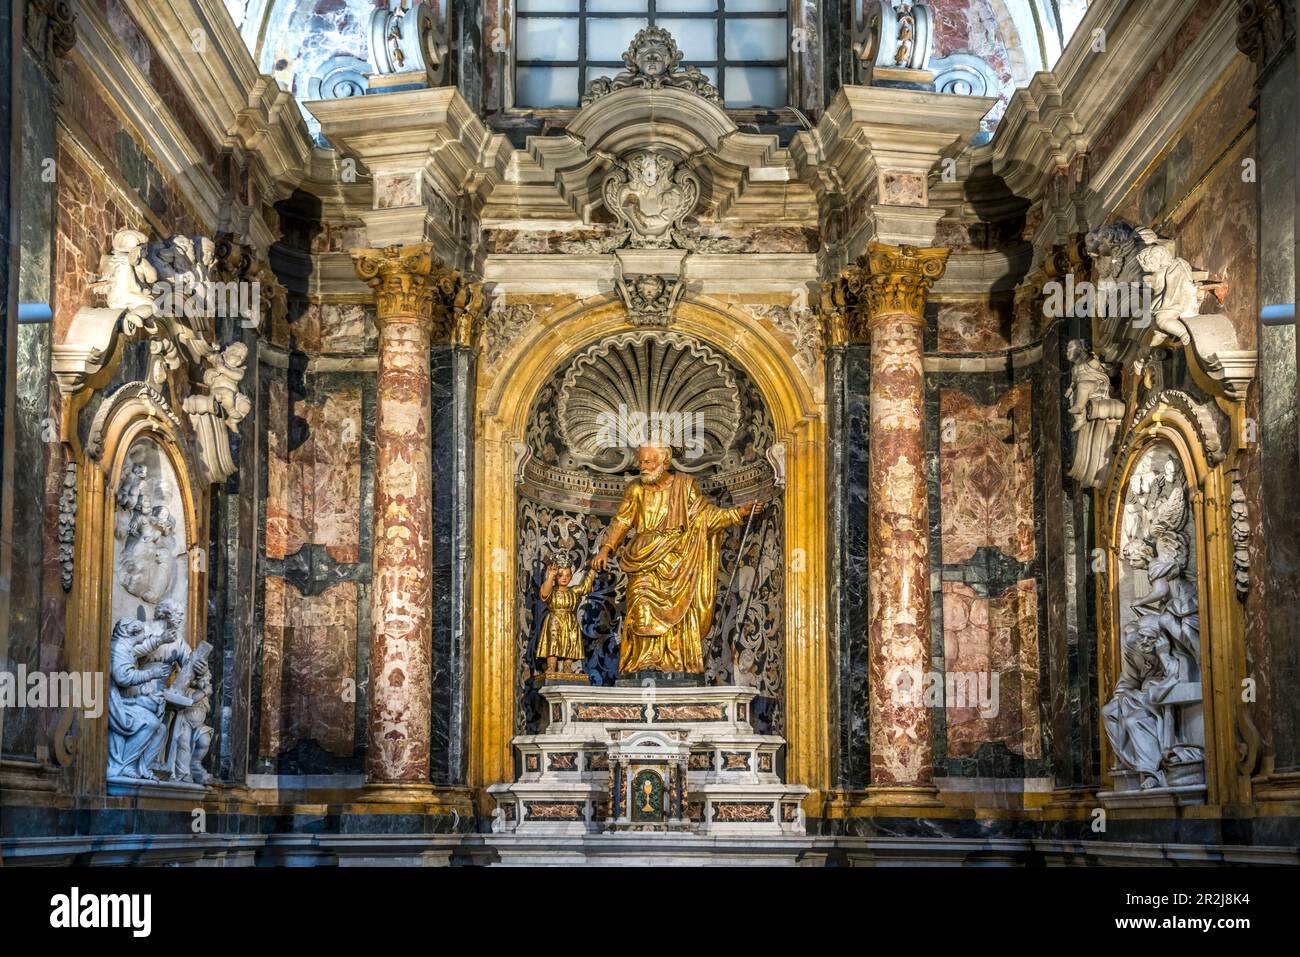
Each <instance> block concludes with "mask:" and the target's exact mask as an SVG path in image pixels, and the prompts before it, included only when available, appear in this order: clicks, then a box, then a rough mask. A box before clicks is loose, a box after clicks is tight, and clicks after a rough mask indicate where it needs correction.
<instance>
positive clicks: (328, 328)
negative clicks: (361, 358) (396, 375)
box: [293, 302, 379, 355]
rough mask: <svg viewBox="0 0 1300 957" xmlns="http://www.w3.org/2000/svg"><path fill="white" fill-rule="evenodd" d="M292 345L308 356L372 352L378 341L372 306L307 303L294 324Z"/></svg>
mask: <svg viewBox="0 0 1300 957" xmlns="http://www.w3.org/2000/svg"><path fill="white" fill-rule="evenodd" d="M293 335H294V344H295V346H296V348H298V349H301V350H302V351H303V352H306V353H308V354H310V355H319V354H326V355H366V354H371V355H373V354H374V352H375V349H376V348H377V346H378V342H379V331H378V329H377V328H376V326H375V319H374V308H373V307H371V306H364V305H361V304H359V303H328V302H326V303H320V302H312V303H308V304H307V306H306V307H305V308H304V309H303V311H302V313H301V314H300V315H299V316H298V318H297V319H296V320H295V321H294V324H293Z"/></svg>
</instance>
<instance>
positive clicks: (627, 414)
mask: <svg viewBox="0 0 1300 957" xmlns="http://www.w3.org/2000/svg"><path fill="white" fill-rule="evenodd" d="M557 413H558V415H557V419H558V421H557V422H556V425H557V427H558V429H559V432H560V435H561V436H562V437H563V439H564V441H565V443H566V445H567V446H568V448H569V451H570V452H571V453H572V455H573V457H574V459H575V460H576V461H578V462H581V463H582V464H585V465H588V466H590V467H591V468H593V469H595V470H596V471H599V472H607V473H615V472H623V471H625V470H626V469H627V468H629V467H630V466H631V464H632V463H633V461H634V460H635V458H636V450H637V448H638V447H639V446H641V445H643V444H646V443H652V444H660V445H668V446H671V447H672V448H673V450H674V456H673V462H674V466H675V467H677V468H679V469H681V470H683V471H688V472H692V471H699V470H701V469H704V468H707V467H708V466H710V465H713V464H715V463H716V462H718V460H719V459H721V458H722V456H723V455H725V454H726V452H727V450H728V449H729V448H730V447H731V443H732V440H733V439H734V438H735V436H736V430H737V428H739V426H740V416H741V410H740V393H739V388H738V386H737V383H736V379H735V376H734V375H733V373H732V367H731V363H730V362H728V360H727V359H726V357H725V356H723V355H722V354H721V353H719V352H717V351H715V350H714V349H712V348H711V347H710V346H708V345H707V344H706V343H703V342H700V341H699V340H697V339H692V338H690V337H687V336H683V335H678V334H676V333H671V332H663V331H661V330H642V331H639V332H630V333H625V334H623V335H619V336H614V337H612V338H610V339H605V340H602V341H601V342H598V343H596V344H595V345H593V346H591V347H590V348H588V349H587V351H586V352H584V353H582V354H581V355H579V356H578V357H577V358H576V359H575V360H574V362H573V364H572V365H571V366H570V368H569V371H568V373H567V374H566V375H565V377H564V381H563V382H562V383H561V385H560V393H559V401H558V403H557Z"/></svg>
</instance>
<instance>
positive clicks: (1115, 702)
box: [1094, 390, 1249, 807]
mask: <svg viewBox="0 0 1300 957" xmlns="http://www.w3.org/2000/svg"><path fill="white" fill-rule="evenodd" d="M1132 421H1133V426H1132V428H1131V429H1130V430H1129V431H1128V432H1127V434H1126V437H1125V438H1124V440H1123V441H1122V442H1121V443H1120V447H1119V451H1118V454H1117V456H1116V459H1115V464H1114V467H1113V468H1112V470H1111V474H1110V480H1109V482H1108V484H1107V486H1106V489H1105V494H1104V496H1099V498H1098V501H1097V510H1098V530H1099V532H1100V543H1101V544H1102V546H1103V550H1104V562H1102V563H1100V564H1095V565H1094V568H1096V569H1099V570H1100V571H1101V573H1102V575H1101V584H1100V586H1099V588H1098V633H1099V634H1098V671H1099V674H1098V678H1099V681H1098V690H1099V699H1100V700H1099V706H1100V708H1101V715H1102V732H1101V756H1102V767H1101V771H1102V775H1103V780H1104V782H1105V787H1104V788H1103V790H1102V792H1101V798H1102V800H1103V802H1105V803H1107V804H1109V805H1114V806H1120V807H1123V806H1143V807H1150V806H1161V805H1165V806H1170V807H1175V806H1181V805H1186V804H1201V803H1208V804H1211V805H1221V804H1224V803H1229V802H1233V801H1236V800H1239V799H1240V795H1241V794H1243V793H1245V791H1246V790H1247V789H1248V787H1249V780H1248V778H1247V777H1246V775H1245V774H1244V773H1243V771H1242V770H1241V768H1240V765H1239V760H1238V759H1239V756H1240V744H1241V742H1242V737H1243V735H1242V729H1243V728H1244V727H1245V725H1244V724H1243V722H1246V723H1247V724H1248V719H1246V717H1245V714H1244V711H1243V710H1242V706H1241V705H1240V701H1241V694H1240V690H1241V681H1242V678H1243V677H1244V675H1245V652H1244V642H1243V630H1244V623H1243V616H1242V611H1241V606H1240V603H1239V601H1238V600H1237V594H1236V588H1235V567H1234V564H1233V554H1232V541H1233V539H1232V534H1231V527H1232V515H1231V512H1230V502H1231V494H1232V478H1231V474H1230V472H1229V470H1228V464H1229V463H1228V457H1227V455H1226V454H1225V451H1224V446H1225V445H1226V444H1227V442H1226V438H1225V437H1226V435H1227V433H1228V431H1229V427H1228V423H1227V421H1226V420H1225V419H1224V418H1223V417H1222V416H1221V415H1219V413H1218V412H1217V410H1216V408H1215V406H1214V405H1213V403H1211V402H1200V401H1197V399H1196V398H1195V397H1193V396H1191V395H1189V394H1187V393H1184V392H1181V391H1177V390H1167V391H1165V392H1162V393H1158V394H1156V395H1153V396H1152V397H1151V398H1149V399H1148V401H1147V402H1146V403H1145V404H1144V405H1143V406H1142V407H1141V408H1139V409H1138V410H1137V411H1136V412H1135V413H1134V415H1133V419H1132ZM1198 752H1199V754H1198Z"/></svg>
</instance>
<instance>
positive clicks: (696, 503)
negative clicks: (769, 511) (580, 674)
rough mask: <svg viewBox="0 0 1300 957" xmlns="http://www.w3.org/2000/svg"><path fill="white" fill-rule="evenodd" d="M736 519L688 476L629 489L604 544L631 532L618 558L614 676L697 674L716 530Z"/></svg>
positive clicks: (712, 588)
mask: <svg viewBox="0 0 1300 957" xmlns="http://www.w3.org/2000/svg"><path fill="white" fill-rule="evenodd" d="M743 514H744V513H742V512H741V510H740V509H735V508H726V509H724V508H718V507H717V506H716V505H714V504H713V503H712V502H710V501H709V500H708V499H707V498H705V497H704V496H703V495H702V494H701V493H700V490H699V488H698V487H697V486H696V484H695V480H694V479H692V478H690V477H689V476H686V475H681V474H678V473H675V472H669V473H668V474H667V475H665V476H664V478H663V479H662V480H661V481H659V482H658V483H656V484H653V485H647V484H645V483H644V482H641V481H634V482H632V483H631V484H630V485H629V486H628V488H627V491H626V492H625V493H624V495H623V503H622V505H620V506H619V510H618V515H616V516H615V517H614V521H613V522H612V523H611V524H610V530H609V537H608V538H607V539H606V546H607V547H608V548H610V549H611V550H613V549H616V548H618V545H619V543H620V542H621V541H622V540H623V537H624V536H625V535H626V534H627V533H628V531H633V532H635V533H636V534H635V536H634V537H633V539H632V540H631V542H630V543H629V544H628V546H627V547H626V548H625V549H624V550H623V552H622V554H621V555H620V556H619V565H620V567H621V568H622V569H623V571H624V572H625V573H626V574H627V611H626V613H625V615H624V618H623V641H622V647H621V650H620V652H619V662H618V670H619V673H620V674H624V675H628V674H633V673H635V672H637V671H665V672H686V673H690V674H702V673H703V672H704V636H705V635H707V634H708V633H709V629H710V628H711V627H712V625H713V605H714V601H715V599H716V597H717V593H718V557H719V554H720V552H721V544H722V533H723V532H724V531H725V530H726V529H728V528H730V527H731V526H733V525H739V524H740V523H741V522H742V521H743V518H742V515H743Z"/></svg>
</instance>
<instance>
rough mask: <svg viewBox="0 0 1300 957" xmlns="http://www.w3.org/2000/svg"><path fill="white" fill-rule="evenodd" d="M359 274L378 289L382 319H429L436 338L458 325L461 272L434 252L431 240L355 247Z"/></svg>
mask: <svg viewBox="0 0 1300 957" xmlns="http://www.w3.org/2000/svg"><path fill="white" fill-rule="evenodd" d="M352 262H353V264H354V265H355V266H356V269H357V275H358V276H359V277H360V278H361V279H363V280H365V282H366V283H368V284H369V286H370V288H371V289H373V290H374V291H375V307H376V314H377V318H378V321H379V323H380V324H381V325H382V324H383V323H385V322H392V321H401V322H423V323H428V324H429V328H430V331H431V332H432V334H433V335H434V337H435V338H437V337H442V338H447V337H449V336H450V335H451V334H452V333H453V332H454V329H455V322H454V312H455V307H456V301H457V298H458V295H459V293H460V287H461V278H460V273H459V272H457V271H456V270H454V269H450V268H448V267H446V266H444V265H443V264H442V263H441V262H439V261H438V260H437V259H435V258H434V256H433V246H432V245H431V244H430V243H416V244H415V245H412V246H385V247H383V248H382V249H354V250H352Z"/></svg>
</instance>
